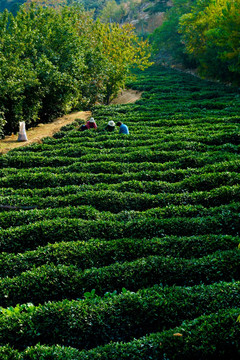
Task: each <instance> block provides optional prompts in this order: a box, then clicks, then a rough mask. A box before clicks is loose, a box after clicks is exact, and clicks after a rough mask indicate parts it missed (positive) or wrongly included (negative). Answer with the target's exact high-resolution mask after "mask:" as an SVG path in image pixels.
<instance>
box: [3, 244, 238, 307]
mask: <svg viewBox="0 0 240 360" xmlns="http://www.w3.org/2000/svg"><path fill="white" fill-rule="evenodd" d="M232 279H234V280H240V251H239V250H227V251H222V252H217V253H214V254H212V255H208V256H205V257H203V258H200V259H194V258H193V259H182V258H173V257H165V256H148V257H143V258H141V259H137V260H135V261H132V262H124V263H122V264H119V263H115V264H112V265H109V266H105V267H100V268H90V269H87V270H84V271H81V270H79V269H78V268H77V267H76V266H65V265H57V266H54V265H51V264H50V265H42V266H40V267H38V268H33V269H31V270H29V271H26V272H24V273H22V274H21V275H19V276H16V277H14V278H8V277H6V278H3V279H1V280H0V303H1V304H2V306H10V305H11V306H12V305H16V304H17V303H26V302H32V303H34V304H38V303H42V302H44V301H48V300H61V299H64V298H68V299H73V298H78V297H79V298H81V297H83V296H84V293H85V292H87V291H91V290H92V289H96V292H97V293H98V294H99V295H101V296H103V295H104V293H105V292H107V291H110V292H111V291H114V290H117V291H120V290H121V289H122V288H123V287H125V288H127V289H128V290H131V291H137V290H138V289H140V288H146V287H149V286H153V285H154V284H156V283H157V284H160V283H161V284H164V285H188V286H190V285H195V284H199V283H204V284H211V283H214V282H217V281H231V280H232Z"/></svg>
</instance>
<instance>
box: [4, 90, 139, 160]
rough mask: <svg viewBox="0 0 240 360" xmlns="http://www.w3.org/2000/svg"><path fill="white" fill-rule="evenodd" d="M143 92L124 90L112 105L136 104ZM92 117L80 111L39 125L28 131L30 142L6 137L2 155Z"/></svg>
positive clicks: (14, 136)
mask: <svg viewBox="0 0 240 360" xmlns="http://www.w3.org/2000/svg"><path fill="white" fill-rule="evenodd" d="M141 94H142V93H141V92H139V91H135V90H123V91H122V92H121V93H120V94H119V96H118V97H117V98H116V99H114V100H113V101H112V102H111V103H112V104H128V103H134V102H135V101H137V100H139V99H140V98H141ZM90 115H91V112H90V111H79V112H76V113H72V114H68V115H65V116H63V117H61V118H57V119H56V120H54V121H53V122H52V123H49V124H38V126H36V127H35V128H31V129H28V130H27V137H28V141H25V142H18V141H17V138H18V135H12V136H6V138H5V139H3V140H0V154H4V153H6V152H8V151H9V150H12V149H15V148H17V147H20V146H26V145H29V144H32V143H35V142H38V143H41V140H42V138H44V137H47V136H53V134H55V133H56V132H58V131H59V130H60V128H61V127H62V126H64V125H68V124H71V123H72V122H73V121H74V120H75V119H83V120H87V118H89V117H90Z"/></svg>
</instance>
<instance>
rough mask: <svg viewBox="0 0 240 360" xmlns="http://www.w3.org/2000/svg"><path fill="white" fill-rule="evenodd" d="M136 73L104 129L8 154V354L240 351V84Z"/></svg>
mask: <svg viewBox="0 0 240 360" xmlns="http://www.w3.org/2000/svg"><path fill="white" fill-rule="evenodd" d="M129 86H131V88H134V89H135V90H139V91H143V94H142V98H141V99H140V100H139V101H137V102H136V103H135V104H125V105H119V104H116V105H110V106H97V107H95V108H94V111H93V116H94V117H95V118H96V119H98V129H97V130H96V131H95V130H89V131H84V132H79V131H78V127H79V124H76V123H75V124H73V125H71V126H66V127H64V128H63V129H61V131H60V132H58V133H57V134H55V136H54V138H47V139H45V140H44V141H43V143H42V144H34V145H31V146H28V147H23V148H21V149H15V150H13V151H11V152H9V153H8V154H6V155H3V156H1V157H0V164H1V169H0V174H1V176H0V189H1V190H0V191H1V192H0V194H1V206H0V210H1V212H0V227H1V229H0V239H1V242H0V246H1V251H2V254H1V256H0V274H1V279H0V303H1V307H0V333H1V337H0V358H6V359H7V358H9V359H10V358H11V359H13V360H16V359H18V360H20V359H21V360H22V359H28V360H30V359H40V358H41V359H43V360H45V359H46V360H49V359H56V360H57V359H58V360H59V359H64V360H70V359H81V360H84V359H91V360H94V359H105V360H120V359H121V360H122V359H134V360H139V359H141V360H149V359H153V360H159V359H161V358H163V359H169V360H173V359H177V360H179V359H195V360H199V359H204V360H210V359H211V360H212V359H213V358H214V357H215V358H218V359H226V358H227V357H229V359H238V358H239V355H240V346H239V336H240V323H239V315H240V309H239V304H240V295H239V294H240V291H239V290H240V266H239V264H240V252H239V248H238V245H239V243H240V233H239V229H240V219H239V212H240V185H239V184H240V173H239V169H240V166H239V165H240V155H239V152H240V135H239V101H240V97H239V90H237V89H235V88H231V87H226V86H223V85H220V84H217V83H212V82H208V81H203V80H200V79H198V78H197V77H193V76H191V75H189V74H184V73H180V72H177V71H174V70H171V69H165V68H163V67H158V66H154V67H152V68H149V69H148V70H146V71H145V72H144V73H141V74H138V75H137V79H136V81H134V82H132V83H131V84H129ZM110 120H112V121H114V122H117V121H122V122H124V123H125V124H127V125H128V126H129V130H130V134H129V135H127V136H126V135H121V134H118V131H116V130H115V131H114V132H109V133H108V132H106V131H105V130H104V128H105V125H106V123H107V122H108V121H110ZM6 209H8V210H9V211H7V210H6Z"/></svg>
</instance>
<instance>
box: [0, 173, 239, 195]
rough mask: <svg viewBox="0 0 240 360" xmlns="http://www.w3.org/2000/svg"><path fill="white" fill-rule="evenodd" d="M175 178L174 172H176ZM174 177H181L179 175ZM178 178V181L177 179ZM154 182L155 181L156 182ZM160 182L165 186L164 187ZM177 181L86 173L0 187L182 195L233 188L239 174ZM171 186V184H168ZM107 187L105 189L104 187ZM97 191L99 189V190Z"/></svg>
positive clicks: (42, 176) (31, 177)
mask: <svg viewBox="0 0 240 360" xmlns="http://www.w3.org/2000/svg"><path fill="white" fill-rule="evenodd" d="M176 174H177V172H176ZM178 175H180V176H181V175H183V174H182V173H181V171H179V172H178ZM180 176H179V177H180ZM156 180H157V181H156ZM164 180H167V181H169V182H167V183H165V182H163V181H164ZM177 180H178V179H176V178H174V177H173V176H172V177H171V171H167V173H166V172H156V171H155V172H152V171H151V172H146V171H142V172H134V173H131V172H129V173H125V174H88V173H66V174H51V173H49V172H40V171H39V172H38V173H34V174H32V173H30V172H27V173H24V172H21V173H19V174H13V175H8V176H6V177H4V178H2V179H0V186H1V187H11V188H34V189H35V188H45V187H46V186H48V187H56V186H57V187H59V186H60V187H61V186H66V185H85V184H88V185H93V184H97V185H98V184H99V183H100V185H99V186H95V187H94V189H96V190H102V189H103V185H102V183H106V186H105V188H106V189H109V190H113V191H121V192H124V191H128V192H131V191H132V192H136V193H137V192H140V193H141V192H147V193H150V194H158V193H161V192H163V193H165V192H168V193H178V192H183V191H196V190H198V191H200V190H205V191H206V190H211V189H214V188H217V187H220V186H223V185H230V186H231V185H237V184H239V183H240V174H238V173H235V172H231V173H230V172H222V173H204V174H193V175H191V174H189V177H186V178H184V179H183V180H180V181H178V182H176V181H177ZM172 182H174V183H172ZM107 185H108V186H107ZM99 187H100V188H99Z"/></svg>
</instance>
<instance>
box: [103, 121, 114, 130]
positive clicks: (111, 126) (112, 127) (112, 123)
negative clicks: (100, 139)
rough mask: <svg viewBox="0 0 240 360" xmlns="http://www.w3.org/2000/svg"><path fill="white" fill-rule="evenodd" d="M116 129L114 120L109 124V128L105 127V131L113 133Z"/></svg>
mask: <svg viewBox="0 0 240 360" xmlns="http://www.w3.org/2000/svg"><path fill="white" fill-rule="evenodd" d="M114 129H115V122H114V121H112V120H110V121H109V122H108V124H107V126H106V127H105V130H107V131H110V132H111V131H114Z"/></svg>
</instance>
